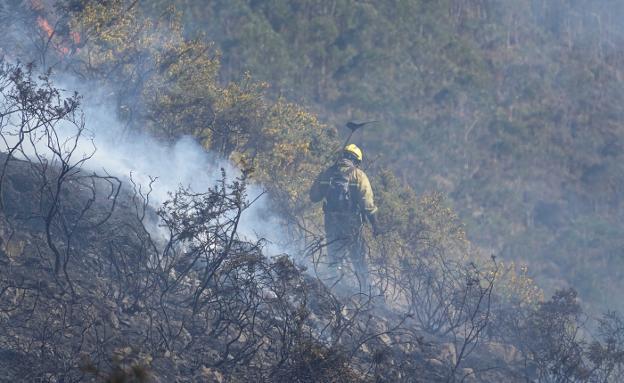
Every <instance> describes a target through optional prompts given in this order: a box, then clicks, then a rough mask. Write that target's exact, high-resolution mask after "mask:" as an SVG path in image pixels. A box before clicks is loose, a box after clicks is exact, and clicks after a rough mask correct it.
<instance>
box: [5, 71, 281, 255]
mask: <svg viewBox="0 0 624 383" xmlns="http://www.w3.org/2000/svg"><path fill="white" fill-rule="evenodd" d="M55 80H57V81H54V85H55V86H58V87H60V88H61V89H64V90H65V91H66V92H68V93H69V92H74V91H77V92H78V93H79V94H80V95H81V110H80V112H81V113H82V118H83V120H81V121H79V122H78V123H77V125H78V126H76V125H73V124H70V123H69V122H67V123H61V124H58V125H56V126H55V135H54V137H53V138H52V140H53V141H54V143H53V146H57V147H59V148H60V152H63V155H64V156H68V155H69V154H70V153H71V160H70V161H69V162H70V163H77V162H78V161H80V160H81V159H83V158H88V160H86V161H85V162H84V163H83V164H82V165H81V169H82V170H84V171H89V172H94V173H96V174H99V175H105V174H107V175H112V176H115V177H118V178H119V179H120V180H122V182H124V184H125V188H126V190H129V189H130V188H131V186H130V185H131V181H132V182H134V183H135V184H136V186H137V188H140V190H141V191H142V192H143V193H146V192H147V191H148V190H150V189H151V191H150V192H149V203H150V206H151V208H153V209H154V210H156V209H158V208H159V207H160V206H161V205H162V204H163V203H164V202H165V201H167V200H168V199H170V198H171V195H172V194H173V193H175V192H176V191H177V190H178V189H180V188H187V189H189V190H190V191H192V192H193V193H202V192H206V191H208V189H209V188H211V187H214V186H215V185H216V184H217V183H218V182H219V181H220V180H221V179H222V176H223V172H225V175H226V179H227V181H232V180H234V179H235V178H237V177H239V176H240V175H241V174H242V173H241V171H240V169H238V168H237V167H236V166H235V165H234V164H233V163H231V162H230V161H228V160H227V159H224V158H222V157H220V156H218V155H216V154H214V153H210V152H208V151H206V149H204V148H203V147H202V146H201V145H200V144H199V143H198V142H197V141H196V140H195V139H194V138H192V137H189V136H184V137H181V138H179V139H178V140H177V141H175V142H173V143H167V142H163V141H161V140H159V139H157V138H155V137H153V136H151V135H149V134H148V133H145V132H138V131H136V130H129V129H125V128H124V124H123V123H122V122H121V121H120V120H119V119H118V118H117V117H116V111H115V106H114V105H115V104H114V102H113V101H114V100H113V99H112V97H111V96H110V95H111V94H112V93H110V92H105V91H101V90H99V91H98V90H97V89H98V88H97V87H96V86H94V85H95V84H90V83H84V82H83V83H79V82H78V81H77V80H76V79H75V78H72V77H71V76H69V75H68V74H63V75H62V76H59V77H58V78H55ZM93 89H96V90H93ZM82 123H84V129H85V130H83V131H82V132H80V134H78V133H79V129H80V126H81V125H82ZM76 138H77V139H76ZM5 139H7V140H8V141H7V142H8V145H9V146H11V145H15V143H16V142H17V136H16V135H13V136H11V135H10V134H7V132H5ZM49 144H50V142H49V141H48V139H46V138H45V137H44V138H42V137H35V138H34V139H32V140H31V141H29V142H28V140H27V142H26V143H25V144H23V145H22V149H23V150H24V153H23V155H25V156H26V157H28V158H32V157H31V156H33V157H34V156H35V155H36V156H38V157H39V158H46V159H47V160H50V159H51V158H50V157H51V152H50V149H49V148H48V145H49ZM246 192H247V201H249V202H253V203H251V205H250V206H249V207H248V208H246V209H245V211H244V212H243V213H242V216H241V220H240V223H239V225H238V234H239V235H240V236H241V239H243V240H248V241H255V240H259V239H263V240H265V243H266V246H265V248H264V250H265V254H266V255H277V254H283V253H287V252H288V253H293V248H292V245H289V246H287V245H286V243H288V241H286V240H284V239H283V234H282V233H283V230H282V228H281V226H280V223H279V219H278V217H276V216H275V215H273V214H271V212H270V208H269V196H268V195H267V194H265V191H264V189H263V187H262V185H258V184H248V185H247V189H246ZM147 226H148V228H149V229H150V230H151V231H153V234H156V235H157V236H159V237H160V236H161V234H160V230H159V228H158V224H157V223H156V222H147ZM163 234H164V233H163Z"/></svg>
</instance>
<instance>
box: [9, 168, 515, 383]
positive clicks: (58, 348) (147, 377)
mask: <svg viewBox="0 0 624 383" xmlns="http://www.w3.org/2000/svg"><path fill="white" fill-rule="evenodd" d="M5 161H6V156H3V157H2V158H0V163H2V164H4V163H5ZM58 175H59V171H58V169H55V168H54V167H50V168H48V169H43V168H42V165H41V164H37V165H34V164H30V163H27V162H24V161H19V160H12V161H10V162H9V163H8V164H7V166H6V168H5V172H4V177H3V180H2V184H1V196H2V206H1V207H2V209H1V211H0V371H1V372H0V375H1V376H0V381H6V382H17V381H24V382H80V381H110V382H113V381H114V382H121V381H154V382H391V381H392V382H446V381H454V379H456V381H464V382H475V381H482V382H515V381H518V382H520V381H524V380H521V379H520V377H519V376H516V373H514V371H515V369H514V368H513V363H514V362H515V359H514V355H513V350H512V349H508V348H506V347H505V346H504V345H488V346H487V347H482V348H481V349H479V350H477V351H476V352H475V353H473V354H471V356H470V357H469V358H468V359H466V360H464V361H462V363H461V366H458V367H457V368H455V369H454V367H456V366H455V362H456V358H457V355H456V352H455V351H454V350H455V348H454V347H453V346H452V341H451V340H450V339H441V338H440V339H436V338H432V337H430V336H427V335H425V334H424V333H422V332H420V331H418V330H416V329H415V326H414V324H413V322H412V320H411V319H410V318H409V317H407V316H404V315H402V314H401V313H399V312H395V311H394V310H392V309H390V308H388V307H386V306H385V305H384V303H383V302H381V300H380V299H378V298H375V299H370V298H369V297H367V296H365V295H360V294H353V295H350V296H349V295H348V296H345V295H344V294H342V295H341V296H340V297H337V296H335V295H334V294H332V292H331V291H330V290H328V288H327V287H326V286H324V285H323V284H322V283H321V282H319V280H318V279H317V278H315V277H313V276H311V275H309V274H307V273H306V272H305V271H303V270H302V269H301V268H300V267H298V266H296V265H295V264H293V262H292V261H291V260H290V259H289V257H287V256H285V255H284V256H282V257H277V258H272V259H267V258H266V257H265V256H264V255H263V253H262V244H261V243H245V242H242V241H239V240H237V239H236V236H235V235H233V231H232V228H231V227H228V226H227V225H226V222H225V220H224V218H223V216H222V215H219V212H221V213H223V211H224V210H219V209H216V207H223V205H222V204H220V203H221V202H219V201H218V200H217V199H218V198H216V196H215V195H212V197H213V198H215V199H211V200H206V201H204V203H205V204H208V205H202V206H204V207H206V206H208V208H206V209H207V210H206V211H210V212H212V213H214V214H212V213H211V214H212V215H211V214H206V215H204V216H203V219H204V221H197V220H195V221H193V224H192V225H190V224H188V223H189V222H183V223H180V222H178V221H175V222H174V221H172V222H169V225H170V226H169V227H164V228H163V227H161V228H160V229H159V230H158V231H156V230H154V227H155V225H154V220H155V217H156V213H155V212H154V211H153V210H152V209H151V208H149V207H146V206H145V204H144V199H142V198H141V197H140V195H137V194H136V193H134V192H133V191H132V188H131V187H130V186H131V185H128V183H127V182H125V181H123V182H122V183H123V185H121V187H120V188H119V193H117V191H118V187H119V184H118V180H116V179H113V178H94V177H92V176H91V175H90V174H89V173H87V172H76V173H75V174H72V175H71V176H69V177H67V178H65V179H63V180H61V181H62V182H59V179H58ZM217 194H218V193H217ZM225 195H226V194H223V195H222V196H225ZM210 204H212V205H210ZM226 210H227V209H226ZM176 211H177V212H179V210H176ZM167 217H169V218H171V217H174V218H175V217H176V216H175V214H170V215H168V216H167ZM196 218H197V217H196V216H194V219H196ZM176 219H178V220H179V221H183V220H184V219H185V216H184V215H180V216H177V218H176ZM176 222H177V223H180V225H179V227H177V226H176V227H175V228H172V227H171V226H175V225H176V224H177V223H176ZM185 225H186V226H185ZM219 225H222V226H219ZM223 225H225V226H223ZM146 227H148V228H150V229H146ZM197 228H201V230H200V229H197ZM195 229H196V230H195ZM167 233H168V234H171V236H169V237H168V236H167V235H166V234H167ZM226 234H227V235H230V236H227V235H226ZM184 236H186V237H184ZM198 260H201V261H198Z"/></svg>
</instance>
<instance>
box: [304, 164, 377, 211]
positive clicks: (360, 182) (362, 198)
mask: <svg viewBox="0 0 624 383" xmlns="http://www.w3.org/2000/svg"><path fill="white" fill-rule="evenodd" d="M336 167H337V168H338V169H339V170H340V172H342V173H343V174H345V175H348V179H349V194H350V195H351V198H352V199H353V200H354V201H355V202H356V203H357V208H358V211H357V212H356V213H358V215H359V214H360V213H361V214H363V215H364V216H365V217H366V218H368V219H369V220H370V217H371V216H372V215H373V214H375V213H376V212H377V207H376V206H375V202H374V199H373V189H372V188H371V185H370V181H369V180H368V177H367V176H366V173H364V171H362V170H361V169H358V168H357V167H356V166H355V165H354V164H353V162H352V161H350V160H349V159H346V158H343V159H340V160H338V161H337V162H336V163H335V164H334V165H333V166H332V167H330V168H328V169H326V170H325V171H323V172H322V173H321V174H319V175H318V177H316V180H314V183H313V184H312V187H311V188H310V200H312V202H320V201H321V200H323V199H324V198H325V195H326V191H327V188H328V185H329V181H330V177H331V175H332V174H335V173H334V172H335V171H336ZM325 215H326V217H327V215H331V212H327V211H325Z"/></svg>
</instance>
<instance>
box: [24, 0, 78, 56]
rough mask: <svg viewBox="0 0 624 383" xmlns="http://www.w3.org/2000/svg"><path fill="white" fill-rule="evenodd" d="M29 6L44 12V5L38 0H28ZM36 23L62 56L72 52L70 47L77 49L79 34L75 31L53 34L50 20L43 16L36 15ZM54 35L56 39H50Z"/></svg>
mask: <svg viewBox="0 0 624 383" xmlns="http://www.w3.org/2000/svg"><path fill="white" fill-rule="evenodd" d="M30 4H31V8H32V9H33V10H34V11H36V12H38V13H44V11H45V6H44V5H43V3H42V2H41V1H40V0H31V2H30ZM37 25H38V26H39V29H41V31H42V32H43V33H44V36H46V37H47V38H48V39H49V40H50V43H51V44H52V46H53V47H54V48H55V49H56V50H57V51H58V52H59V53H60V54H61V55H63V56H66V55H68V54H70V53H71V52H72V47H73V49H74V50H75V51H78V50H79V48H77V47H76V45H78V44H80V40H81V38H80V34H79V33H78V32H76V31H71V32H69V35H68V36H58V35H57V36H55V31H54V28H53V27H52V25H50V22H49V21H48V20H47V19H46V18H45V17H43V16H41V15H39V16H37ZM54 37H56V38H57V39H55V40H57V41H52V40H53V38H54Z"/></svg>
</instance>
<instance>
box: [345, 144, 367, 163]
mask: <svg viewBox="0 0 624 383" xmlns="http://www.w3.org/2000/svg"><path fill="white" fill-rule="evenodd" d="M344 152H345V153H348V154H351V155H353V157H355V158H356V159H357V160H358V161H360V162H361V161H362V157H363V156H362V150H361V149H360V148H358V147H357V145H355V144H349V145H347V146H345V147H344Z"/></svg>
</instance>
